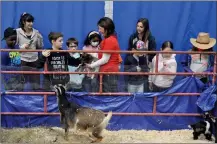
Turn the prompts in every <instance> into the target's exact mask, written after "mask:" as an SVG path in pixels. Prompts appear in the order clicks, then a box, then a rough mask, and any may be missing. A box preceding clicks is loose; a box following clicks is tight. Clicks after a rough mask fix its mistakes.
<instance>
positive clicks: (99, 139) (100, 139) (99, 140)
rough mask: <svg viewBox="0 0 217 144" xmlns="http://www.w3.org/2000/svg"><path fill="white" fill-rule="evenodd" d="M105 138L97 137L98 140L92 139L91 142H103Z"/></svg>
mask: <svg viewBox="0 0 217 144" xmlns="http://www.w3.org/2000/svg"><path fill="white" fill-rule="evenodd" d="M102 139H103V138H97V139H96V140H93V141H91V143H97V142H101V141H102Z"/></svg>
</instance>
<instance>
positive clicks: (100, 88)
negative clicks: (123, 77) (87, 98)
mask: <svg viewBox="0 0 217 144" xmlns="http://www.w3.org/2000/svg"><path fill="white" fill-rule="evenodd" d="M102 77H103V75H102V74H100V75H99V93H102V83H103V82H102Z"/></svg>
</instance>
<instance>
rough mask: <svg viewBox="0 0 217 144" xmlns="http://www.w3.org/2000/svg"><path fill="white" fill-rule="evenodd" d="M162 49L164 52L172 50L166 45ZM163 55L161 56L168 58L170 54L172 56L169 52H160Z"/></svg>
mask: <svg viewBox="0 0 217 144" xmlns="http://www.w3.org/2000/svg"><path fill="white" fill-rule="evenodd" d="M162 51H164V52H171V51H173V50H172V49H171V48H170V47H166V48H165V49H164V50H162ZM162 55H163V57H164V58H170V57H171V56H172V54H171V53H164V54H162Z"/></svg>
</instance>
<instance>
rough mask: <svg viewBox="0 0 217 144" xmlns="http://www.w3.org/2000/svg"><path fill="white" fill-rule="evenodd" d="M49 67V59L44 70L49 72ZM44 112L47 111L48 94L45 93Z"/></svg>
mask: <svg viewBox="0 0 217 144" xmlns="http://www.w3.org/2000/svg"><path fill="white" fill-rule="evenodd" d="M47 71H48V68H47V59H46V62H45V64H44V72H47ZM44 113H47V94H45V95H44Z"/></svg>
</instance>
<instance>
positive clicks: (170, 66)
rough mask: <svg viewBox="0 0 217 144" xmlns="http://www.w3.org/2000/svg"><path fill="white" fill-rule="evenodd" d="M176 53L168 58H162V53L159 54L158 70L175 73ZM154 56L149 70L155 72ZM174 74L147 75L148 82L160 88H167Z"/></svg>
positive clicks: (171, 82)
mask: <svg viewBox="0 0 217 144" xmlns="http://www.w3.org/2000/svg"><path fill="white" fill-rule="evenodd" d="M175 55H176V54H172V56H171V58H170V59H164V58H163V57H162V54H159V59H158V72H169V73H176V71H177V62H176V59H175ZM155 65H156V56H155V57H154V58H153V60H152V64H151V70H150V72H155ZM175 77H176V76H175V75H149V82H152V83H153V84H154V85H156V86H158V87H162V88H168V87H170V86H171V85H172V84H173V80H174V78H175Z"/></svg>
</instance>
